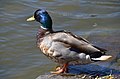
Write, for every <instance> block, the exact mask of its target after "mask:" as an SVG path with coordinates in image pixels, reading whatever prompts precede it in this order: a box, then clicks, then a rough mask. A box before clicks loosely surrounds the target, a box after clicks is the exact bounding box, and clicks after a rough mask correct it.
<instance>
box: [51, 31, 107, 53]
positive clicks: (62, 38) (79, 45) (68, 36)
mask: <svg viewBox="0 0 120 79" xmlns="http://www.w3.org/2000/svg"><path fill="white" fill-rule="evenodd" d="M53 39H54V41H57V42H62V43H65V45H67V46H70V47H72V48H75V49H77V50H79V51H80V52H83V53H86V54H92V53H97V52H103V53H104V52H105V51H106V50H105V49H102V48H99V47H97V46H94V45H92V44H90V42H89V41H87V40H86V39H84V38H83V37H80V36H76V35H74V34H72V33H71V32H65V31H64V32H58V33H56V34H55V36H54V38H53Z"/></svg>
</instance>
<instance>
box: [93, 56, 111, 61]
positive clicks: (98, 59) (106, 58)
mask: <svg viewBox="0 0 120 79" xmlns="http://www.w3.org/2000/svg"><path fill="white" fill-rule="evenodd" d="M110 58H112V56H110V55H103V56H101V57H99V58H91V59H92V60H94V61H105V60H108V59H110Z"/></svg>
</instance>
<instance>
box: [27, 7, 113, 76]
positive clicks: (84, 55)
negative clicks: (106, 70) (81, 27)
mask: <svg viewBox="0 0 120 79" xmlns="http://www.w3.org/2000/svg"><path fill="white" fill-rule="evenodd" d="M32 20H36V21H38V22H39V23H41V26H40V29H39V32H38V34H37V46H38V48H40V49H41V51H42V52H43V54H44V55H46V56H47V57H48V58H50V59H52V60H53V61H55V62H57V63H59V64H62V67H61V68H60V67H58V68H56V71H55V72H52V73H54V74H59V73H63V72H66V71H67V67H68V65H69V64H88V63H92V62H96V61H102V60H107V59H109V58H111V56H106V55H105V52H106V50H105V49H102V48H99V47H97V46H94V45H93V44H91V43H89V42H88V41H87V40H86V39H84V38H82V37H79V36H76V35H74V34H72V33H71V32H66V31H54V30H53V29H52V19H51V17H50V15H49V14H48V13H47V11H45V10H43V9H38V10H36V11H35V13H34V16H32V17H31V18H29V19H27V21H32Z"/></svg>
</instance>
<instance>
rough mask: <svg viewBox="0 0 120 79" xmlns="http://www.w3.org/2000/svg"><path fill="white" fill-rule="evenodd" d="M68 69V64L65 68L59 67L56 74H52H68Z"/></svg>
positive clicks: (64, 65)
mask: <svg viewBox="0 0 120 79" xmlns="http://www.w3.org/2000/svg"><path fill="white" fill-rule="evenodd" d="M67 67H68V63H66V64H63V67H62V68H60V67H57V68H56V70H57V71H55V72H51V73H52V74H60V73H64V72H67Z"/></svg>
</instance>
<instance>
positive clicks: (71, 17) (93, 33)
mask: <svg viewBox="0 0 120 79" xmlns="http://www.w3.org/2000/svg"><path fill="white" fill-rule="evenodd" d="M38 8H42V9H46V10H47V11H48V12H49V14H50V15H51V17H52V19H53V22H54V24H53V28H54V29H55V30H61V29H65V30H68V31H71V32H73V33H75V34H77V35H81V36H83V37H85V38H87V39H88V40H89V41H90V42H92V43H93V44H96V45H98V46H101V47H105V48H106V49H108V50H109V52H108V54H111V55H113V59H112V60H111V61H109V62H107V64H105V63H101V64H100V65H102V66H107V67H108V66H109V67H111V68H113V69H117V70H120V41H119V40H120V36H119V35H120V0H99V1H98V0H45V1H44V0H19V1H18V0H1V1H0V22H1V23H0V79H35V78H36V77H37V76H39V75H40V74H45V73H47V72H49V71H50V70H53V67H54V66H55V65H56V64H55V63H54V62H52V61H50V60H48V59H47V57H45V56H44V55H43V54H42V53H41V52H40V51H39V49H38V48H37V47H36V38H35V36H36V33H37V30H38V27H39V26H40V25H39V23H37V22H26V19H27V18H28V17H29V16H31V15H32V14H33V12H34V11H35V10H36V9H38ZM96 64H97V63H96Z"/></svg>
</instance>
